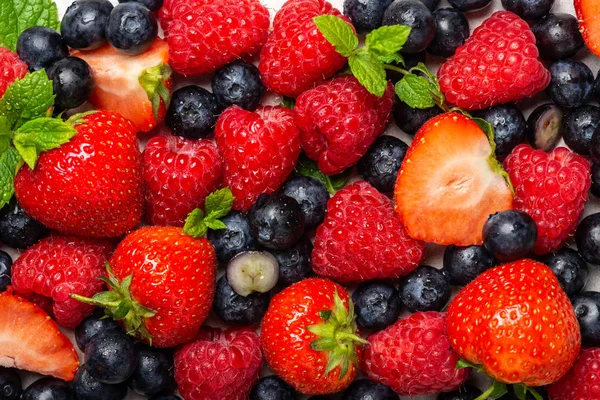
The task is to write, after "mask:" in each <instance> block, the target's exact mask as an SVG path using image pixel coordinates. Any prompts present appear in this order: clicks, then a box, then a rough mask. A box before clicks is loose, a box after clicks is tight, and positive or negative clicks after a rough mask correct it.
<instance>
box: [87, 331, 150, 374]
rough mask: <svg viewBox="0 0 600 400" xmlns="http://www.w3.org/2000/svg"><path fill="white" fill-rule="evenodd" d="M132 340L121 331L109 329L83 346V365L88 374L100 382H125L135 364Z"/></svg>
mask: <svg viewBox="0 0 600 400" xmlns="http://www.w3.org/2000/svg"><path fill="white" fill-rule="evenodd" d="M137 361H138V360H137V355H136V351H135V347H134V343H133V340H132V339H131V337H129V336H127V335H126V334H125V333H124V332H123V331H121V330H117V329H109V330H106V331H104V332H100V333H98V334H97V335H95V336H94V337H93V338H92V339H91V340H90V342H89V343H88V344H87V346H85V365H86V367H87V370H88V373H89V374H90V376H91V377H92V378H94V379H96V380H98V381H100V382H102V383H106V384H112V385H114V384H117V383H121V382H125V381H126V380H127V378H129V377H130V376H131V374H133V371H135V368H136V366H137Z"/></svg>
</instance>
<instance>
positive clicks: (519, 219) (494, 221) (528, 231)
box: [483, 210, 538, 261]
mask: <svg viewBox="0 0 600 400" xmlns="http://www.w3.org/2000/svg"><path fill="white" fill-rule="evenodd" d="M537 238H538V229H537V226H536V223H535V221H534V220H533V219H532V218H531V217H530V216H529V214H527V213H526V212H524V211H520V210H507V211H502V212H499V213H495V214H492V215H490V218H489V219H488V220H487V222H486V223H485V225H484V226H483V246H484V247H485V248H486V249H487V250H488V251H489V252H490V253H492V254H493V255H494V257H495V258H497V259H498V260H500V261H514V260H517V259H519V258H523V257H525V256H526V255H527V254H529V252H530V251H531V250H533V246H535V244H536V240H537Z"/></svg>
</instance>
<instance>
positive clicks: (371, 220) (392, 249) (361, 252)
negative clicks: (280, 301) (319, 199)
mask: <svg viewBox="0 0 600 400" xmlns="http://www.w3.org/2000/svg"><path fill="white" fill-rule="evenodd" d="M424 258H425V243H424V242H421V241H419V240H415V239H412V238H411V237H410V236H408V233H406V230H405V228H404V226H403V225H402V222H400V219H399V218H398V216H397V215H396V213H394V205H393V204H392V201H391V200H390V199H388V198H387V197H386V196H385V195H383V194H381V193H379V192H378V191H377V189H375V188H374V187H373V186H371V185H369V184H368V183H367V182H365V181H359V182H355V183H353V184H352V185H349V186H346V187H345V188H344V189H342V190H340V191H339V192H337V193H336V194H335V196H333V197H332V198H331V199H330V200H329V202H328V203H327V215H326V216H325V221H324V222H323V223H322V224H321V225H319V227H318V228H317V235H316V237H315V243H314V250H313V252H312V267H313V269H314V270H315V272H316V273H317V274H319V275H323V276H326V277H329V278H332V279H334V280H337V281H339V282H361V281H366V280H370V279H381V278H397V277H399V276H403V275H406V274H408V273H410V272H411V271H412V270H414V269H415V268H417V266H418V265H419V263H420V262H421V261H422V260H423V259H424Z"/></svg>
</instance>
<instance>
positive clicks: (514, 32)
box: [438, 11, 550, 110]
mask: <svg viewBox="0 0 600 400" xmlns="http://www.w3.org/2000/svg"><path fill="white" fill-rule="evenodd" d="M535 43H536V41H535V36H534V34H533V32H531V30H530V29H529V25H527V22H525V21H524V20H522V19H521V18H519V16H518V15H517V14H514V13H512V12H510V11H498V12H495V13H494V14H492V16H491V17H489V18H488V19H486V20H485V21H484V22H483V23H482V24H481V25H480V26H479V27H477V28H476V29H475V30H474V31H473V34H472V35H471V36H470V37H469V38H468V39H467V40H466V42H465V44H463V45H462V46H460V47H459V48H458V49H457V50H456V53H455V54H454V55H453V56H452V57H450V58H449V59H448V61H446V62H445V63H444V64H442V66H441V67H440V69H439V70H438V79H439V82H440V87H441V89H442V92H443V93H444V94H445V95H446V100H448V102H449V103H452V104H455V105H457V106H459V107H462V108H466V109H470V110H480V109H484V108H487V107H491V106H493V105H496V104H503V103H508V102H510V101H517V100H521V99H524V98H526V97H531V96H533V95H534V94H536V93H538V92H540V91H542V90H544V89H545V88H546V86H548V84H549V83H550V72H549V71H548V70H547V69H546V68H544V65H543V64H542V63H541V61H540V60H539V52H538V49H537V47H536V45H535Z"/></svg>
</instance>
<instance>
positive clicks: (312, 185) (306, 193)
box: [281, 176, 329, 230]
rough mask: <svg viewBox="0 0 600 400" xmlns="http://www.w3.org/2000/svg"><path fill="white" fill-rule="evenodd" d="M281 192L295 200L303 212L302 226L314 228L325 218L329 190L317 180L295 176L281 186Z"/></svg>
mask: <svg viewBox="0 0 600 400" xmlns="http://www.w3.org/2000/svg"><path fill="white" fill-rule="evenodd" d="M281 193H283V194H285V195H286V196H288V197H291V198H292V199H294V200H296V201H297V202H298V204H299V205H300V209H301V210H302V214H304V228H305V229H306V230H309V229H313V228H316V227H317V226H319V225H320V224H321V222H323V220H324V219H325V213H326V212H327V201H329V192H328V191H327V189H326V188H325V185H323V184H322V183H321V182H320V181H319V180H317V179H315V178H311V177H308V176H295V177H293V178H291V179H290V180H288V181H287V182H286V183H284V184H283V186H282V187H281Z"/></svg>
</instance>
